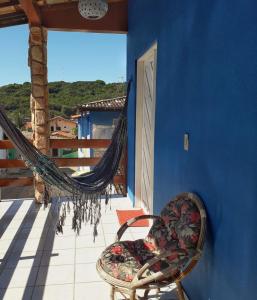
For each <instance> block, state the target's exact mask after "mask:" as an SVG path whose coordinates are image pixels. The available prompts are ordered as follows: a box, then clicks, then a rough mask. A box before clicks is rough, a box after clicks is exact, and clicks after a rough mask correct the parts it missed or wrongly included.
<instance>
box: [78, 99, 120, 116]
mask: <svg viewBox="0 0 257 300" xmlns="http://www.w3.org/2000/svg"><path fill="white" fill-rule="evenodd" d="M125 101H126V96H123V97H118V98H113V99H104V100H98V101H93V102H89V103H87V104H84V105H80V106H78V108H79V110H80V111H81V112H84V111H119V110H122V109H123V107H124V104H125Z"/></svg>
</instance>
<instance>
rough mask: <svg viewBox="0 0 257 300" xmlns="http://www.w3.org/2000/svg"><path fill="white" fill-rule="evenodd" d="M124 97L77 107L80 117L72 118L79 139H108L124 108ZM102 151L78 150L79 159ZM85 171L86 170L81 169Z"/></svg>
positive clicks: (93, 155)
mask: <svg viewBox="0 0 257 300" xmlns="http://www.w3.org/2000/svg"><path fill="white" fill-rule="evenodd" d="M125 99H126V98H125V97H118V98H113V99H105V100H99V101H94V102H89V103H87V104H85V105H81V106H79V111H80V115H76V116H73V118H75V119H77V123H78V138H79V139H110V138H111V137H112V133H113V130H114V128H115V125H116V123H117V120H118V118H119V115H120V112H121V110H122V108H123V107H124V103H125ZM103 151H104V150H103V149H97V150H93V149H79V151H78V156H79V157H97V156H100V155H101V154H102V153H103ZM82 170H87V168H82Z"/></svg>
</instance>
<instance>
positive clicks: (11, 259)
mask: <svg viewBox="0 0 257 300" xmlns="http://www.w3.org/2000/svg"><path fill="white" fill-rule="evenodd" d="M116 209H131V204H130V202H129V200H127V199H126V198H115V197H114V198H113V199H112V200H111V208H110V206H108V207H103V214H102V219H101V223H100V225H99V228H98V229H99V230H98V231H99V234H98V236H97V238H96V240H95V242H94V241H93V237H92V228H91V227H90V226H86V227H83V229H82V230H81V232H80V235H79V236H77V235H76V234H75V233H74V232H73V230H72V229H71V219H72V215H68V216H67V220H66V223H65V227H64V233H63V235H56V234H55V224H56V220H57V213H56V211H57V210H56V204H55V202H53V204H52V205H51V206H49V207H48V208H46V209H44V208H43V207H38V206H36V205H35V204H34V202H33V200H32V199H22V200H3V201H2V202H0V299H5V300H7V299H8V300H9V299H10V300H13V299H15V300H19V299H22V300H28V299H33V300H40V299H45V300H59V299H60V300H64V299H65V300H80V299H81V300H82V299H83V300H91V299H92V300H93V299H96V300H109V286H108V284H106V283H105V282H103V281H102V280H101V278H100V277H99V276H98V274H97V272H96V268H95V264H96V261H97V259H98V257H99V255H100V254H101V252H102V251H103V250H104V248H105V247H106V246H108V245H110V244H111V243H112V242H113V241H114V237H115V233H116V232H117V230H118V228H119V223H118V219H117V215H116ZM148 230H149V229H148V228H136V227H133V228H129V229H128V230H127V232H126V233H125V234H124V238H123V239H129V240H132V239H137V238H142V237H144V236H145V235H146V233H147V232H148ZM172 290H173V287H172V286H171V287H169V288H168V289H166V290H162V291H161V293H160V294H159V295H155V296H154V295H152V296H149V299H162V300H164V299H169V300H172V299H176V296H175V293H174V291H172ZM119 299H122V297H121V298H119Z"/></svg>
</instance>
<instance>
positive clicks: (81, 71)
mask: <svg viewBox="0 0 257 300" xmlns="http://www.w3.org/2000/svg"><path fill="white" fill-rule="evenodd" d="M0 40H1V47H0V86H2V85H5V84H8V83H22V82H24V81H30V73H29V68H28V66H27V57H28V55H27V51H28V26H27V25H25V26H15V27H9V28H3V29H0ZM96 79H101V80H104V81H106V82H119V81H124V80H125V79H126V36H125V35H114V34H93V33H79V32H57V31H49V33H48V80H49V82H51V81H58V80H63V81H69V82H71V81H77V80H96Z"/></svg>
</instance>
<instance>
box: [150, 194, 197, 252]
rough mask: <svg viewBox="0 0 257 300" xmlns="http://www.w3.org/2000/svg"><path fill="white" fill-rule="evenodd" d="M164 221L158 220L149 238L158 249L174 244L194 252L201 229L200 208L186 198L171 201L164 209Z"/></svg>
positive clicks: (162, 215) (171, 247)
mask: <svg viewBox="0 0 257 300" xmlns="http://www.w3.org/2000/svg"><path fill="white" fill-rule="evenodd" d="M160 216H161V217H162V221H160V220H156V221H155V222H154V224H153V226H152V228H151V229H150V231H149V234H148V240H149V241H151V242H152V243H153V244H154V245H155V246H156V247H157V248H158V249H160V250H162V249H173V248H174V246H175V247H178V248H180V249H184V250H186V251H188V253H190V252H191V253H194V251H193V250H195V249H196V246H197V242H198V239H199V234H200V229H201V216H200V212H199V209H198V208H197V206H196V205H195V204H194V203H193V202H192V201H188V199H187V198H186V196H185V198H182V199H179V200H178V201H171V202H169V204H168V205H167V206H166V207H165V208H164V209H163V210H162V212H161V215H160Z"/></svg>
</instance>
